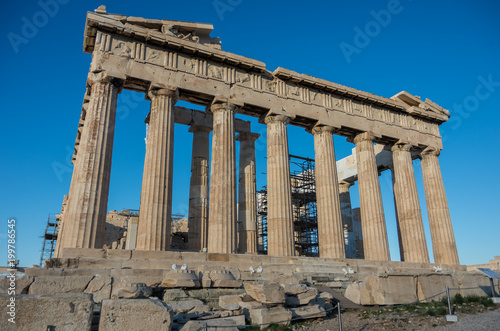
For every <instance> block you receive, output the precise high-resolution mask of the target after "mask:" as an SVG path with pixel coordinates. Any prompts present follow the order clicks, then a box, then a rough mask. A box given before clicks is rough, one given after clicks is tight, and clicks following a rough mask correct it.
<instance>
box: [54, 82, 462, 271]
mask: <svg viewBox="0 0 500 331" xmlns="http://www.w3.org/2000/svg"><path fill="white" fill-rule="evenodd" d="M91 84H92V86H91V95H90V103H89V106H88V109H87V114H86V118H85V125H84V128H83V130H82V134H81V138H80V147H79V152H78V156H77V158H76V160H75V168H74V173H73V178H72V182H71V187H70V194H69V199H68V205H67V208H66V211H65V219H67V220H68V221H67V222H65V230H64V232H65V233H64V236H62V239H63V241H62V246H63V247H79V248H93V247H102V244H103V234H104V224H105V217H106V209H107V199H108V191H109V175H110V170H111V152H112V146H113V131H114V122H115V116H116V101H117V95H118V93H119V92H120V90H121V82H120V81H119V80H116V79H114V78H109V77H106V76H104V75H102V76H99V77H97V79H95V80H94V81H92V82H91ZM148 98H149V99H150V100H151V114H150V119H149V132H148V139H147V145H146V157H145V163H144V174H143V186H142V191H141V207H140V208H141V209H140V218H139V226H138V233H137V249H141V250H168V248H169V246H170V242H169V238H170V235H169V234H170V228H171V209H172V178H173V172H172V170H173V169H172V164H173V135H174V114H173V109H174V106H175V103H176V101H177V99H178V92H177V90H176V89H175V88H158V89H152V90H151V91H150V92H149V93H148ZM209 110H210V111H211V112H212V113H213V138H212V163H211V167H210V169H211V174H210V176H208V160H209V147H208V146H209V133H210V129H209V128H206V127H201V126H191V127H190V131H191V132H193V157H192V164H191V169H192V177H191V187H190V199H189V218H190V219H189V227H190V233H189V243H190V244H189V245H190V246H189V247H190V249H192V250H196V251H200V250H204V248H206V249H207V250H208V252H214V253H236V252H247V253H256V251H257V238H256V237H257V235H256V222H255V220H256V201H255V194H256V186H255V147H254V143H255V140H256V139H257V138H258V135H256V134H251V133H241V134H240V135H239V136H238V138H237V139H238V140H239V141H240V148H241V155H240V174H239V175H240V176H239V178H240V185H239V196H240V203H239V211H237V210H236V208H237V207H236V206H237V205H236V187H237V183H236V151H235V138H234V137H235V129H234V115H235V112H236V111H237V106H236V105H234V104H231V103H230V102H228V101H227V100H215V101H214V103H213V104H212V105H211V106H210V107H209ZM289 121H290V118H289V117H287V116H284V115H268V116H266V117H265V124H266V125H267V151H268V158H267V171H268V218H267V222H268V254H269V255H280V256H292V255H294V253H295V248H294V235H293V217H292V200H291V185H290V166H289V159H288V154H289V153H288V137H287V124H288V123H289ZM333 132H334V129H333V128H332V127H328V126H319V125H317V126H315V127H314V128H313V129H312V130H311V133H312V134H313V136H314V148H315V158H316V194H317V209H318V234H319V252H320V256H321V257H327V258H344V257H345V256H346V253H345V248H344V238H343V225H342V213H341V201H340V198H339V194H340V193H341V192H340V191H339V188H340V189H341V190H343V191H344V193H345V187H344V188H342V187H343V185H342V184H341V185H340V186H339V183H338V179H337V178H338V177H337V169H336V162H335V150H334V144H333ZM352 141H353V142H354V144H355V145H356V154H357V167H358V181H359V195H360V207H361V219H362V228H363V245H364V254H365V258H366V259H369V260H382V261H388V260H390V255H389V246H388V241H387V231H386V226H385V218H384V212H383V206H382V197H381V192H380V185H379V180H378V170H377V165H376V160H375V153H374V149H373V137H372V136H371V134H370V133H369V132H364V133H360V134H357V135H356V136H355V137H354V138H353V140H352ZM410 148H411V146H410V145H409V144H404V143H396V144H394V145H393V146H392V147H391V150H392V153H393V158H394V193H395V201H396V207H397V215H398V227H399V229H400V235H401V246H402V249H403V251H404V252H403V255H404V260H405V261H409V262H428V261H429V257H428V253H427V245H426V242H425V234H424V231H423V223H422V217H421V211H420V204H419V201H418V193H417V189H416V183H415V176H414V173H413V165H412V159H411V153H410ZM438 155H439V153H438V152H436V151H433V150H431V149H428V150H425V151H423V152H422V153H421V158H422V171H423V173H424V176H423V177H424V186H425V194H426V200H427V204H428V208H427V209H428V213H429V222H430V227H431V235H432V241H433V247H434V258H435V262H436V263H450V264H458V256H457V253H456V245H455V239H454V236H453V230H452V227H451V220H450V215H449V210H448V204H447V201H446V195H445V192H444V187H443V182H442V177H441V171H440V168H439V163H438V159H437V156H438ZM209 179H210V185H209ZM344 186H345V185H344ZM347 190H348V187H347ZM209 197H210V199H209ZM344 203H345V202H344ZM237 213H238V219H239V222H240V224H239V225H240V231H239V232H240V239H239V240H237V232H238V224H237V222H236V220H237ZM238 242H239V247H237V244H238Z"/></svg>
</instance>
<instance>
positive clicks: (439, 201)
mask: <svg viewBox="0 0 500 331" xmlns="http://www.w3.org/2000/svg"><path fill="white" fill-rule="evenodd" d="M438 156H439V151H438V150H434V149H432V148H426V149H425V150H424V151H423V152H422V153H420V158H421V160H422V161H421V165H422V174H423V179H424V189H425V201H426V202H427V214H428V216H429V225H430V229H431V237H432V247H433V251H434V262H435V263H444V264H460V261H459V260H458V252H457V244H456V242H455V235H454V233H453V227H452V225H451V217H450V210H449V208H448V200H447V199H446V192H445V190H444V184H443V177H442V175H441V168H440V166H439V160H438Z"/></svg>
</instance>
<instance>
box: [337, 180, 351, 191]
mask: <svg viewBox="0 0 500 331" xmlns="http://www.w3.org/2000/svg"><path fill="white" fill-rule="evenodd" d="M353 185H354V183H353V182H348V181H347V180H341V181H339V186H340V187H341V188H344V190H349V187H351V186H353Z"/></svg>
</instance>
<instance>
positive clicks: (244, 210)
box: [236, 132, 260, 254]
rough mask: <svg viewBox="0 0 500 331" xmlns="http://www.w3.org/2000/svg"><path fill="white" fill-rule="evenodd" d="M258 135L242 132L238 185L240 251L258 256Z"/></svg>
mask: <svg viewBox="0 0 500 331" xmlns="http://www.w3.org/2000/svg"><path fill="white" fill-rule="evenodd" d="M259 137H260V134H258V133H252V132H241V133H240V134H239V135H238V137H237V138H236V140H238V141H239V142H240V174H239V175H240V176H239V183H238V189H239V190H238V192H239V193H238V199H239V200H238V222H239V224H240V232H239V234H240V236H239V242H238V244H239V245H238V246H239V248H238V251H239V252H240V253H248V254H257V186H256V182H255V141H256V140H257V138H259Z"/></svg>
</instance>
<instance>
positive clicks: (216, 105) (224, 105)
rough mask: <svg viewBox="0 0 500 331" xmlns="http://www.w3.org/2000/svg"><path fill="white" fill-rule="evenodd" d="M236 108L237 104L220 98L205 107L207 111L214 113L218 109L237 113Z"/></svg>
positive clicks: (237, 107)
mask: <svg viewBox="0 0 500 331" xmlns="http://www.w3.org/2000/svg"><path fill="white" fill-rule="evenodd" d="M238 109H239V106H238V105H236V104H234V103H230V102H224V101H220V100H215V101H214V102H213V103H212V104H211V105H210V106H209V107H207V111H209V112H211V113H216V112H219V111H231V112H233V113H237V112H238Z"/></svg>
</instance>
